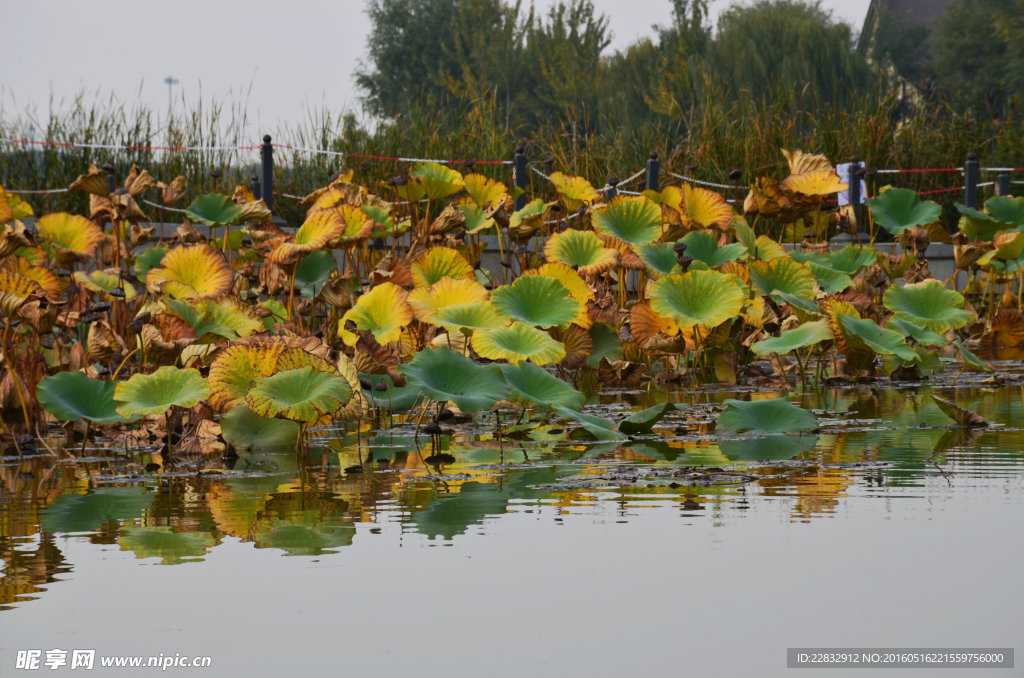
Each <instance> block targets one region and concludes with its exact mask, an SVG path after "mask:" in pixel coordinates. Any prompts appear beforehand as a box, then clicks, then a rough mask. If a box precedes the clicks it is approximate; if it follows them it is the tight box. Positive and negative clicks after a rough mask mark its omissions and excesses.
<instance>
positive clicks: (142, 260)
mask: <svg viewBox="0 0 1024 678" xmlns="http://www.w3.org/2000/svg"><path fill="white" fill-rule="evenodd" d="M167 252H168V248H166V247H161V246H159V245H154V246H153V247H148V248H146V249H144V250H142V251H141V252H139V253H138V254H137V255H136V256H135V277H136V278H138V279H139V280H145V279H146V274H147V273H149V269H151V268H159V266H160V262H161V261H163V259H164V255H165V254H167Z"/></svg>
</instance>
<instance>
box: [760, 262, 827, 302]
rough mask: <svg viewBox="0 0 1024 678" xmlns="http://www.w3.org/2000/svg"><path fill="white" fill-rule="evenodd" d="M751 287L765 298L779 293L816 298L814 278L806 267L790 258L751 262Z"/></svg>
mask: <svg viewBox="0 0 1024 678" xmlns="http://www.w3.org/2000/svg"><path fill="white" fill-rule="evenodd" d="M750 286H751V287H752V288H754V290H755V291H757V293H758V294H763V295H765V296H771V295H772V294H773V293H774V292H776V291H779V292H783V293H785V294H792V295H793V296H795V297H804V298H805V299H813V298H814V276H813V275H812V274H811V272H810V271H809V270H808V268H807V267H806V266H805V265H803V264H801V263H798V262H796V261H794V260H793V259H790V258H789V257H778V258H775V259H772V260H771V261H754V262H751V264H750Z"/></svg>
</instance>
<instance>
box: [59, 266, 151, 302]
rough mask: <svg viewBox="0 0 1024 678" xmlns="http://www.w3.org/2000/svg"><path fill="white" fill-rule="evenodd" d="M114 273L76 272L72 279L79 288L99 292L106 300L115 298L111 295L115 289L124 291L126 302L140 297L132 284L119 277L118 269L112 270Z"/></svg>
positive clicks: (96, 271)
mask: <svg viewBox="0 0 1024 678" xmlns="http://www.w3.org/2000/svg"><path fill="white" fill-rule="evenodd" d="M110 270H111V271H113V273H107V272H106V271H102V270H99V269H97V270H95V271H92V272H91V273H85V272H84V271H75V272H74V274H73V275H72V277H73V278H74V280H75V283H77V284H78V285H79V286H81V287H84V288H85V289H87V290H89V291H90V292H99V293H102V294H103V295H104V297H103V298H104V299H106V300H108V301H109V300H110V299H112V298H113V297H112V296H111V295H110V291H111V290H113V289H114V288H115V287H119V288H121V289H122V290H123V291H124V297H122V298H123V299H124V300H125V301H131V300H132V299H134V298H135V297H137V296H138V294H139V293H138V292H136V291H135V286H134V285H132V284H131V283H130V282H127V281H125V280H121V278H120V276H118V275H117V270H116V269H110Z"/></svg>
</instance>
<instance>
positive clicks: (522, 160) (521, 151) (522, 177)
mask: <svg viewBox="0 0 1024 678" xmlns="http://www.w3.org/2000/svg"><path fill="white" fill-rule="evenodd" d="M512 167H513V172H514V174H515V182H516V186H518V187H519V188H521V189H523V194H522V195H521V196H519V197H518V198H516V209H517V210H521V209H523V207H525V206H526V199H527V190H526V146H525V145H523V144H520V145H519V146H516V153H515V155H514V156H512Z"/></svg>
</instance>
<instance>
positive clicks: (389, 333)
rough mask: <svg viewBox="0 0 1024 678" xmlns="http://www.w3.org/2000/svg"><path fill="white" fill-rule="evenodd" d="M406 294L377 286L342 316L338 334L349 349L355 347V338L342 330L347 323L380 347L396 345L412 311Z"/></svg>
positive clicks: (395, 287)
mask: <svg viewBox="0 0 1024 678" xmlns="http://www.w3.org/2000/svg"><path fill="white" fill-rule="evenodd" d="M407 297H408V293H407V292H406V291H405V290H403V289H402V288H401V287H399V286H398V285H395V284H394V283H390V282H386V283H381V284H380V285H377V286H376V287H374V288H373V289H371V290H370V291H369V292H367V293H366V294H364V295H362V296H361V297H359V299H358V301H356V303H355V305H354V306H353V307H352V308H350V309H349V310H348V311H346V312H345V315H344V316H342V319H341V324H340V326H339V329H338V333H339V335H340V336H341V338H342V339H343V340H344V341H345V343H346V344H348V345H349V346H355V344H356V340H357V337H356V335H355V334H354V333H353V332H349V331H348V330H346V329H345V324H346V323H347V322H348V321H350V320H351V321H352V322H354V323H355V325H356V328H357V329H359V330H363V331H366V332H370V333H372V334H373V337H374V339H376V340H377V341H378V342H379V343H381V344H389V343H391V342H394V341H398V340H399V338H400V337H401V336H402V328H403V327H405V326H406V325H408V324H409V323H410V322H412V318H413V312H412V307H411V306H409V303H408V301H407Z"/></svg>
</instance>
